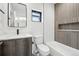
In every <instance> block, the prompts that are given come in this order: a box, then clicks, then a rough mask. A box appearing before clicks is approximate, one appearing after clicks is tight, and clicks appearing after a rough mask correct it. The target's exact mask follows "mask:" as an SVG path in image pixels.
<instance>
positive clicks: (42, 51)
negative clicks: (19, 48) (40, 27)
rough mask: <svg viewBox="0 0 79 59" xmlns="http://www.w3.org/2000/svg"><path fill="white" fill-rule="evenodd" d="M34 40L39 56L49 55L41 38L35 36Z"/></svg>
mask: <svg viewBox="0 0 79 59" xmlns="http://www.w3.org/2000/svg"><path fill="white" fill-rule="evenodd" d="M34 40H35V43H36V45H37V49H38V51H39V55H40V56H47V55H49V54H50V50H49V48H48V46H46V45H45V44H43V36H35V38H34Z"/></svg>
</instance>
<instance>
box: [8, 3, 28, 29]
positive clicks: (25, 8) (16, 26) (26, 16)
mask: <svg viewBox="0 0 79 59" xmlns="http://www.w3.org/2000/svg"><path fill="white" fill-rule="evenodd" d="M10 4H11V3H8V4H7V5H8V6H7V20H8V27H15V28H26V27H27V5H25V4H23V3H16V4H21V5H23V6H25V9H26V13H25V15H26V26H22V27H21V26H19V27H17V26H10V25H9V20H10V16H9V14H10Z"/></svg>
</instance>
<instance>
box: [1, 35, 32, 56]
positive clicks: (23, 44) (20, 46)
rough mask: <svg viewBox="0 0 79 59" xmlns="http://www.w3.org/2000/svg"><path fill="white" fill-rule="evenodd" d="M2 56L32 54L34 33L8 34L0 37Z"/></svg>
mask: <svg viewBox="0 0 79 59" xmlns="http://www.w3.org/2000/svg"><path fill="white" fill-rule="evenodd" d="M0 42H2V44H1V46H0V52H1V53H0V55H1V56H31V55H32V35H14V36H11V35H6V36H1V37H0Z"/></svg>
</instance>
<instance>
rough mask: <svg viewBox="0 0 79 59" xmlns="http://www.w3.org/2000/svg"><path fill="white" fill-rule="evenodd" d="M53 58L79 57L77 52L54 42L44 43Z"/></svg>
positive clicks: (78, 51)
mask: <svg viewBox="0 0 79 59" xmlns="http://www.w3.org/2000/svg"><path fill="white" fill-rule="evenodd" d="M45 44H46V45H47V46H48V47H49V49H50V53H51V55H53V56H79V50H77V49H75V48H72V47H69V46H66V45H64V44H61V43H59V42H56V41H52V42H46V43H45Z"/></svg>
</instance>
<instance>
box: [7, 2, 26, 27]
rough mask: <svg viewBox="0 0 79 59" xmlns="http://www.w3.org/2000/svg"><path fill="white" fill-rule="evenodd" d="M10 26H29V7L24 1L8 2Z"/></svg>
mask: <svg viewBox="0 0 79 59" xmlns="http://www.w3.org/2000/svg"><path fill="white" fill-rule="evenodd" d="M8 26H9V27H26V26H27V7H26V5H25V4H22V3H8Z"/></svg>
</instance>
